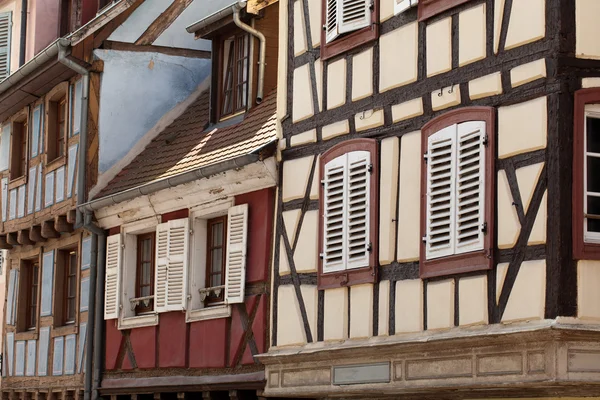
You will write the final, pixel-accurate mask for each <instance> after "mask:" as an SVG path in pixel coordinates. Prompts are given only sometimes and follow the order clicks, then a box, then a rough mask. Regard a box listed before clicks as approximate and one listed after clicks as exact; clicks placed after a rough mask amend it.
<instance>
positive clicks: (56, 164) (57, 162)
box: [45, 156, 67, 173]
mask: <svg viewBox="0 0 600 400" xmlns="http://www.w3.org/2000/svg"><path fill="white" fill-rule="evenodd" d="M66 162H67V157H65V156H60V157H58V158H55V159H54V160H52V161H50V162H48V161H46V171H45V172H46V173H48V172H52V171H54V170H57V169H59V168H60V167H62V166H63V165H65V164H66Z"/></svg>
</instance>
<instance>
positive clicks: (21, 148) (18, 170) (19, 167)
mask: <svg viewBox="0 0 600 400" xmlns="http://www.w3.org/2000/svg"><path fill="white" fill-rule="evenodd" d="M27 133H28V128H27V115H26V114H25V116H24V117H22V118H21V119H19V120H17V121H14V122H13V126H12V146H11V147H12V151H11V168H10V179H11V180H13V179H17V178H20V177H22V176H25V172H26V171H27Z"/></svg>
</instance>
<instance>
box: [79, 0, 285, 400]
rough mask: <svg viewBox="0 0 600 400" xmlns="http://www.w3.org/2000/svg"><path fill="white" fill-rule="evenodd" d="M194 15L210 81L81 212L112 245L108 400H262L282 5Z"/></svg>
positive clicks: (225, 4)
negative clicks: (123, 399)
mask: <svg viewBox="0 0 600 400" xmlns="http://www.w3.org/2000/svg"><path fill="white" fill-rule="evenodd" d="M195 4H196V2H194V3H192V5H191V6H194V5H195ZM199 4H200V5H201V6H202V7H201V8H200V9H198V8H197V9H196V10H197V13H196V14H195V18H196V19H195V20H192V21H189V25H188V28H187V30H188V31H189V32H190V33H194V34H195V36H196V38H197V40H198V41H200V42H206V41H210V42H209V43H211V45H212V46H211V47H212V52H211V60H212V67H211V71H212V75H211V77H210V78H209V79H208V80H207V81H206V82H205V83H204V84H202V85H200V86H199V88H198V90H197V91H196V92H194V93H192V94H191V95H190V96H189V97H188V99H186V100H185V101H184V102H183V103H182V104H185V107H178V109H177V113H176V115H175V114H173V118H172V120H171V122H170V123H169V124H166V125H165V126H163V128H162V129H161V130H159V131H150V132H148V133H147V134H146V135H145V136H144V137H145V138H148V141H147V142H146V143H144V147H141V151H137V153H136V154H135V156H133V157H132V158H129V160H128V164H126V165H125V166H124V167H123V168H122V169H121V170H120V171H119V172H117V173H116V175H114V177H113V178H112V179H111V180H110V181H108V183H107V184H106V185H105V186H104V187H102V188H101V189H100V190H99V191H98V192H97V193H95V194H94V195H93V198H92V199H91V200H90V201H88V202H87V203H86V204H84V205H82V206H81V207H80V209H82V210H84V211H85V212H86V213H88V214H92V213H93V215H94V218H95V220H96V223H97V225H98V227H100V228H101V229H102V230H105V231H106V232H107V233H108V236H107V239H106V257H105V259H106V270H105V275H104V276H103V277H102V278H100V277H99V279H104V278H105V280H104V282H105V283H104V285H105V286H104V288H105V290H104V293H105V299H104V313H103V316H104V320H105V321H103V322H104V329H105V332H106V333H105V344H104V349H103V356H104V360H105V361H104V371H103V373H102V377H101V384H100V389H99V390H100V393H101V395H102V396H106V397H109V396H110V397H111V398H119V397H120V396H127V398H130V397H131V398H146V396H147V397H148V398H200V397H202V398H205V399H221V398H227V399H256V398H257V397H258V396H260V395H261V393H262V390H263V388H264V381H265V375H264V368H263V366H262V365H260V363H259V362H258V360H257V359H256V356H257V355H258V354H261V353H265V352H266V350H267V343H268V330H267V327H268V306H269V296H268V287H269V278H270V275H269V271H270V266H271V254H272V245H271V243H272V240H273V227H274V222H273V218H274V215H275V210H274V206H275V192H276V190H275V186H276V182H277V172H276V171H277V170H276V160H275V148H276V145H277V132H276V128H277V127H276V119H275V114H276V106H277V93H276V90H275V89H276V82H277V78H276V77H277V72H276V71H277V65H278V62H277V54H278V24H279V14H278V4H277V3H275V4H271V5H268V4H262V5H257V4H254V8H250V5H246V3H245V2H239V3H238V2H237V1H231V0H229V1H215V2H212V3H211V4H207V3H206V2H200V3H199ZM191 6H190V7H191ZM181 35H186V36H187V37H189V38H190V39H192V40H193V38H194V36H193V35H190V34H189V33H187V32H185V30H182V31H181ZM133 151H135V149H134V150H132V152H133ZM130 154H131V152H130Z"/></svg>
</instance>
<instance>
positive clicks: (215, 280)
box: [210, 274, 221, 287]
mask: <svg viewBox="0 0 600 400" xmlns="http://www.w3.org/2000/svg"><path fill="white" fill-rule="evenodd" d="M210 286H211V287H215V286H221V274H217V275H213V276H212V277H211V279H210Z"/></svg>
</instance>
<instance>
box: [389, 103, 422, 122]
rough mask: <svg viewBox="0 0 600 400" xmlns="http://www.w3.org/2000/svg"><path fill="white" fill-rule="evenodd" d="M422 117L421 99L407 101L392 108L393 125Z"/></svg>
mask: <svg viewBox="0 0 600 400" xmlns="http://www.w3.org/2000/svg"><path fill="white" fill-rule="evenodd" d="M419 115H423V98H422V97H419V98H418V99H413V100H408V101H405V102H404V103H400V104H396V105H393V106H392V121H393V122H394V123H396V122H400V121H404V120H407V119H410V118H414V117H418V116H419Z"/></svg>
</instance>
